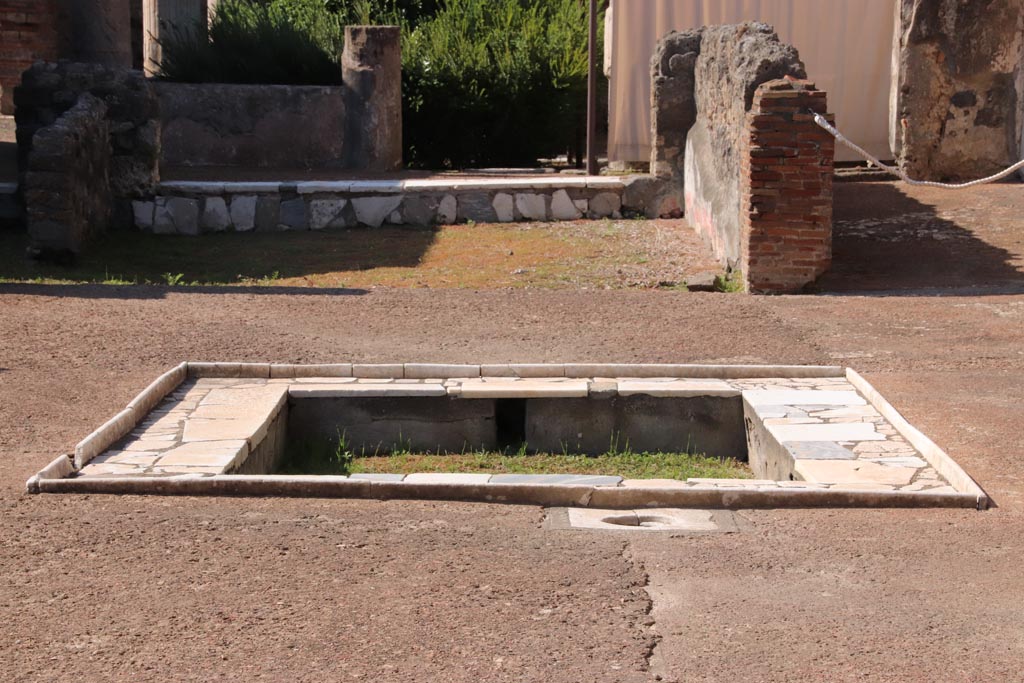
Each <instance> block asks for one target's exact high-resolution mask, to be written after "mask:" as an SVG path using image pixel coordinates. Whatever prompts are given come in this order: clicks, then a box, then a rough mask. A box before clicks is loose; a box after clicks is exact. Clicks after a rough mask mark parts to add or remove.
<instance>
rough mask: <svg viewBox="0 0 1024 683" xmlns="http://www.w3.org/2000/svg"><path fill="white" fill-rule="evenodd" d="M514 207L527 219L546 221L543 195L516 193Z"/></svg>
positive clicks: (546, 215)
mask: <svg viewBox="0 0 1024 683" xmlns="http://www.w3.org/2000/svg"><path fill="white" fill-rule="evenodd" d="M516 209H518V210H519V213H520V215H522V217H523V218H525V219H526V220H528V221H546V220H547V219H548V212H547V207H546V206H545V202H544V195H540V194H526V193H516Z"/></svg>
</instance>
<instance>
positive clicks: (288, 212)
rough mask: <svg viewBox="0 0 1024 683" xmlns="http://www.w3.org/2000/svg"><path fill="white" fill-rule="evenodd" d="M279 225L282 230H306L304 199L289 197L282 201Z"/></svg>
mask: <svg viewBox="0 0 1024 683" xmlns="http://www.w3.org/2000/svg"><path fill="white" fill-rule="evenodd" d="M277 220H278V227H280V228H281V229H282V230H305V229H306V227H307V224H306V202H305V200H303V199H289V200H287V201H283V202H281V210H280V213H279V214H278V219H277Z"/></svg>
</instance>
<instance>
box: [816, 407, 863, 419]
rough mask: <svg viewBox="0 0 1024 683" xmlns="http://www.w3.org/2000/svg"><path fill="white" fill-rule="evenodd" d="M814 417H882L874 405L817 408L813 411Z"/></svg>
mask: <svg viewBox="0 0 1024 683" xmlns="http://www.w3.org/2000/svg"><path fill="white" fill-rule="evenodd" d="M811 416H812V417H823V418H843V419H847V418H854V417H880V415H879V414H878V411H877V410H875V408H874V406H869V405H862V406H850V407H847V408H831V409H829V410H816V411H812V412H811Z"/></svg>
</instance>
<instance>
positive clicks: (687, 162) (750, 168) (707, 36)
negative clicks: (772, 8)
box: [652, 22, 834, 292]
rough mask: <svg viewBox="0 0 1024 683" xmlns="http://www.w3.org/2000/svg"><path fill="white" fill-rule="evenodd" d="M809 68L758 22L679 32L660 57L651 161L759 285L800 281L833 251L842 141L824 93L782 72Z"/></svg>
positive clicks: (794, 286) (727, 257)
mask: <svg viewBox="0 0 1024 683" xmlns="http://www.w3.org/2000/svg"><path fill="white" fill-rule="evenodd" d="M805 77H806V73H805V71H804V66H803V63H802V62H801V61H800V57H799V55H798V54H797V51H796V49H794V48H793V47H792V46H789V45H786V44H784V43H782V42H780V41H779V38H778V36H777V35H776V34H775V31H774V30H773V29H772V28H771V27H770V26H767V25H765V24H760V23H755V22H751V23H745V24H739V25H734V26H712V27H705V28H703V29H699V30H696V31H690V32H687V33H673V34H669V35H668V36H667V37H666V38H665V39H664V40H663V41H662V43H661V45H660V46H659V48H658V51H657V53H656V55H655V58H654V61H653V62H652V78H653V79H654V84H653V85H654V90H655V100H654V104H655V105H656V106H655V110H654V112H655V113H654V118H653V121H652V132H653V133H654V136H655V138H654V139H655V140H656V145H655V146H656V148H657V149H656V150H655V152H654V154H653V158H652V163H653V164H654V165H655V167H656V170H657V172H658V173H659V174H660V175H661V176H662V177H664V178H666V179H667V180H668V181H669V182H670V183H672V184H675V185H677V186H681V187H682V189H683V192H684V197H685V206H686V217H687V221H688V222H689V223H690V225H691V226H692V227H693V228H694V229H695V230H697V232H698V233H700V234H701V236H702V237H703V238H704V239H705V241H706V242H707V243H708V244H709V245H710V247H711V248H712V250H713V252H714V254H715V256H716V258H718V259H719V260H720V261H721V262H722V264H723V265H724V266H726V268H727V269H729V270H732V271H740V272H742V274H743V276H744V279H745V284H746V285H747V287H748V288H749V289H752V290H756V291H769V292H777V291H794V290H798V289H800V288H801V287H803V286H804V285H806V284H808V283H809V282H811V281H813V280H814V278H816V277H817V276H818V275H820V274H821V272H823V271H824V269H825V268H827V266H828V263H829V260H830V257H831V198H832V195H831V190H832V186H831V172H832V163H833V162H832V156H833V152H834V147H833V146H832V145H831V144H830V142H829V141H825V140H823V139H822V136H821V133H822V131H821V130H820V129H819V128H818V127H817V126H816V125H815V124H814V122H813V120H812V119H811V117H810V116H808V115H806V109H807V108H808V107H813V108H814V109H815V111H820V112H821V113H824V112H825V93H823V92H820V91H817V90H815V89H814V86H813V85H811V84H808V83H803V82H797V81H794V80H784V81H780V79H783V78H788V79H804V78H805ZM766 84H767V85H766ZM829 140H831V138H830V139H829ZM681 152H682V154H681ZM825 174H828V176H829V177H828V178H827V179H823V176H824V175H825ZM769 197H770V198H771V201H769V199H768V198H769ZM826 205H827V211H826V209H825V208H824V207H825V206H826ZM805 230H811V231H812V232H814V235H815V236H814V237H813V238H812V237H810V236H807V235H805V234H804V231H805ZM822 233H823V234H822ZM811 239H815V240H819V241H820V242H821V244H820V245H818V246H820V247H821V248H820V249H819V248H814V249H810V245H809V243H807V242H805V241H804V240H811ZM769 254H771V256H769ZM811 261H814V263H813V264H812V265H808V263H809V262H811ZM797 262H799V263H797Z"/></svg>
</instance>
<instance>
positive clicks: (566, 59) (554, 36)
mask: <svg viewBox="0 0 1024 683" xmlns="http://www.w3.org/2000/svg"><path fill="white" fill-rule="evenodd" d="M402 72H403V73H402V90H403V100H404V102H403V105H404V107H403V109H404V111H403V118H404V122H405V123H404V128H405V130H404V135H405V144H406V161H407V163H409V164H411V165H415V166H422V167H433V168H447V167H456V168H458V167H467V166H492V165H500V166H517V165H523V164H529V165H532V164H533V163H535V162H536V160H537V159H538V158H539V157H543V156H549V155H554V154H558V153H561V152H565V151H566V150H567V149H568V148H569V147H570V146H571V145H572V143H573V142H574V141H575V140H576V139H577V138H578V137H579V135H580V133H581V132H582V126H583V125H584V122H585V112H586V89H587V3H585V2H580V0H441V2H440V7H439V9H438V11H437V14H436V15H435V16H434V17H433V18H430V19H427V20H425V21H423V22H422V23H420V24H419V25H418V26H417V27H416V28H415V29H414V30H412V31H411V32H406V34H405V39H404V41H403V45H402Z"/></svg>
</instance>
